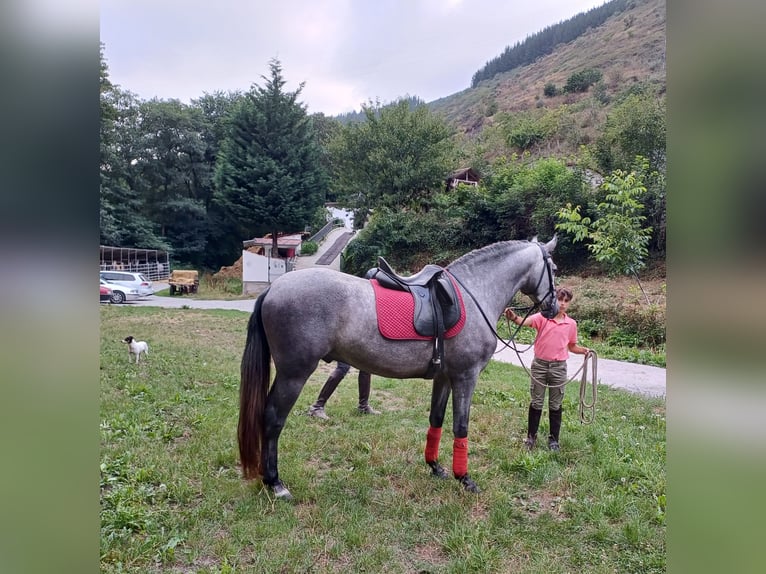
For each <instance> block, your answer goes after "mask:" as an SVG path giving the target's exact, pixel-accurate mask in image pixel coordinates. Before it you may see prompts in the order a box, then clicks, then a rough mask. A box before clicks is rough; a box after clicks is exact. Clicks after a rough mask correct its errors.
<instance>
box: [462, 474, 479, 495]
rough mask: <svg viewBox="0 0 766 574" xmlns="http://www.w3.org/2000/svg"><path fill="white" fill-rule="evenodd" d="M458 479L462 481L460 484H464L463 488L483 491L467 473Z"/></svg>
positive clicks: (474, 491) (477, 492)
mask: <svg viewBox="0 0 766 574" xmlns="http://www.w3.org/2000/svg"><path fill="white" fill-rule="evenodd" d="M457 479H458V480H459V481H460V484H462V485H463V488H465V489H466V490H467V491H468V492H473V493H476V494H479V493H480V492H481V489H480V488H479V487H478V485H477V484H476V483H475V482H474V481H473V480H472V479H471V477H470V476H468V475H467V474H464V475H463V476H460V477H457Z"/></svg>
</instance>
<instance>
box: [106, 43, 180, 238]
mask: <svg viewBox="0 0 766 574" xmlns="http://www.w3.org/2000/svg"><path fill="white" fill-rule="evenodd" d="M100 64H101V66H100V105H101V125H100V166H99V168H100V176H101V185H100V190H99V231H100V233H99V235H100V241H101V243H102V244H105V245H118V246H121V247H142V248H152V249H168V248H169V245H168V244H167V243H166V242H165V241H164V240H163V239H162V238H161V237H159V235H158V234H157V233H156V229H157V228H156V225H155V224H154V222H153V221H152V220H151V219H150V218H149V217H147V215H146V213H145V200H144V197H143V195H142V193H141V190H142V189H143V188H144V187H145V186H144V183H143V181H142V178H141V173H140V170H139V169H138V168H137V161H138V160H137V158H139V157H141V156H142V131H141V114H140V111H139V109H140V102H139V101H138V98H137V97H136V96H135V95H134V94H132V93H130V92H128V91H126V90H122V89H120V87H119V86H117V85H115V84H112V82H111V81H110V80H109V70H108V67H107V65H106V61H105V60H104V53H103V45H102V46H101V54H100Z"/></svg>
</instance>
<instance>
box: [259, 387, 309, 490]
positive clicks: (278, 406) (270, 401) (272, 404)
mask: <svg viewBox="0 0 766 574" xmlns="http://www.w3.org/2000/svg"><path fill="white" fill-rule="evenodd" d="M305 382H306V379H300V378H295V377H293V378H290V379H288V378H287V377H285V376H283V375H281V374H280V373H277V374H276V376H275V377H274V384H273V385H272V387H271V390H270V391H269V395H268V397H267V398H266V409H265V411H264V417H263V418H264V420H263V423H264V449H263V454H262V456H263V483H264V484H265V485H266V486H269V487H271V488H272V489H273V491H274V494H275V495H276V496H277V498H284V499H286V500H292V496H291V495H290V491H289V490H287V488H285V486H284V484H282V481H281V480H279V469H278V466H277V463H278V460H277V450H278V445H279V435H280V434H282V429H283V428H284V426H285V421H286V420H287V415H288V414H290V411H291V410H292V408H293V406H295V402H296V401H297V400H298V396H299V395H300V393H301V389H302V388H303V385H304V384H305Z"/></svg>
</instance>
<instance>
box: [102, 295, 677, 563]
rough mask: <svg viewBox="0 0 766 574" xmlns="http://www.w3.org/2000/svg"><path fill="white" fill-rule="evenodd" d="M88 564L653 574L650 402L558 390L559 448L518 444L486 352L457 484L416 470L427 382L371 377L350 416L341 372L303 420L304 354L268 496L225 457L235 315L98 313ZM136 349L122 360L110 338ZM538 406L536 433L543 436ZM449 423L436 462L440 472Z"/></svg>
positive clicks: (661, 421) (660, 559)
mask: <svg viewBox="0 0 766 574" xmlns="http://www.w3.org/2000/svg"><path fill="white" fill-rule="evenodd" d="M100 312H101V352H100V357H101V367H100V368H101V414H100V420H101V461H100V464H101V569H102V571H103V572H115V573H116V572H179V573H180V572H184V573H186V572H203V573H213V572H269V573H271V572H286V573H287V572H339V571H342V572H352V571H353V572H363V571H364V572H394V573H395V572H413V573H415V572H434V573H435V572H529V573H533V572H534V573H537V572H578V573H579V572H604V573H606V572H664V571H665V570H666V560H665V490H666V479H665V456H666V447H665V444H666V443H665V402H664V400H662V399H647V398H643V397H639V396H635V395H631V394H629V393H626V392H624V391H616V390H611V389H608V388H607V387H600V388H599V399H598V404H597V412H596V420H595V422H594V423H593V424H591V425H582V424H581V423H580V422H579V420H578V417H577V409H578V393H577V391H578V389H577V387H576V386H575V385H570V386H569V387H568V389H567V395H566V398H565V401H564V409H565V412H564V424H563V428H562V436H561V444H562V450H561V452H560V453H558V454H553V453H551V452H549V451H548V450H547V449H546V448H538V449H536V450H535V451H533V452H532V453H527V452H525V451H524V449H523V448H522V444H521V441H522V438H523V434H524V431H525V426H526V410H527V406H528V388H527V384H528V383H527V380H526V375H525V374H524V372H523V371H522V370H521V369H519V368H516V367H513V366H511V365H506V364H501V363H495V362H492V363H490V365H489V366H488V368H487V369H486V370H485V371H484V372H483V373H482V375H481V378H480V381H479V384H478V386H477V391H476V394H475V397H474V403H473V408H472V411H471V427H470V434H469V472H470V473H471V476H472V477H473V478H474V479H475V480H476V482H477V483H478V485H479V486H480V487H481V488H482V493H481V494H478V495H475V494H469V493H466V492H464V491H463V490H462V488H461V487H460V485H459V483H458V482H457V481H455V480H452V479H450V480H446V481H440V480H438V479H434V478H432V477H431V476H430V471H429V469H428V467H427V466H426V465H425V463H424V462H423V448H424V445H425V433H426V430H427V428H428V405H429V396H430V384H429V383H428V382H427V381H424V380H395V379H385V378H382V377H373V392H372V399H371V402H372V404H373V405H374V406H375V408H377V409H380V410H382V411H383V414H382V415H380V416H376V417H375V416H363V415H359V414H357V413H356V409H355V407H356V398H357V397H356V383H355V380H354V379H355V373H356V371H354V370H352V371H351V374H350V375H349V377H348V378H347V379H346V380H345V381H343V382H342V383H341V385H340V387H339V388H338V390H337V392H336V394H335V395H334V396H333V397H332V398H331V399H330V401H329V403H328V405H327V413H328V415H329V416H330V417H331V420H330V421H320V420H317V419H313V418H310V417H308V416H305V412H306V409H307V407H308V406H309V405H310V404H311V403H312V402H313V400H314V399H315V398H316V395H317V393H318V391H319V388H320V386H321V384H322V383H323V382H324V380H325V378H326V376H327V374H328V373H329V371H330V369H331V368H332V365H320V368H319V369H318V370H317V372H316V373H315V374H314V375H313V376H312V378H311V379H310V380H309V382H308V384H307V385H306V387H305V389H304V391H303V393H302V394H301V396H300V398H299V399H298V404H297V405H296V407H295V409H294V410H293V412H292V413H291V415H290V416H289V418H288V421H287V424H286V427H285V430H284V432H283V434H282V437H281V440H280V475H281V477H282V479H283V480H284V481H285V482H286V484H287V485H288V487H289V488H290V490H291V492H292V494H293V496H294V497H295V499H296V500H295V502H294V503H286V502H284V501H276V500H274V498H273V496H272V495H271V494H270V492H268V491H267V490H265V489H263V487H262V486H261V485H260V483H258V482H245V481H243V480H242V478H241V475H240V471H239V467H238V451H237V443H236V426H237V418H238V392H239V362H240V358H241V354H242V350H243V348H244V342H245V327H246V322H247V319H248V314H247V313H241V312H237V311H201V310H190V309H158V308H148V307H122V306H119V307H118V306H105V307H102V308H101V311H100ZM131 334H132V335H134V336H136V337H138V338H140V339H143V340H146V341H148V342H149V345H150V347H151V354H150V355H149V358H148V360H147V361H146V362H145V363H141V364H139V365H135V364H129V363H128V354H127V349H126V346H125V345H123V344H121V343H120V342H119V341H120V340H121V339H122V338H123V337H125V336H127V335H131ZM546 418H547V417H544V419H543V423H542V425H541V433H545V432H546V430H547V420H546ZM450 428H451V416H449V409H448V417H447V420H446V421H445V433H444V438H443V440H442V449H441V457H440V458H441V461H442V463H443V464H444V465H445V466H447V467H448V468H449V467H450V466H451V456H452V441H451V432H450V430H449V429H450Z"/></svg>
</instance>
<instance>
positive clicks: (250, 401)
mask: <svg viewBox="0 0 766 574" xmlns="http://www.w3.org/2000/svg"><path fill="white" fill-rule="evenodd" d="M266 293H268V289H266V291H264V292H263V293H261V295H260V296H259V297H258V299H256V301H255V308H254V309H253V314H252V315H250V321H249V322H248V324H247V342H246V344H245V351H244V353H243V355H242V365H241V378H240V387H239V424H238V426H237V439H238V440H239V458H240V461H241V462H242V474H243V476H244V477H245V478H246V479H250V478H259V477H261V476H263V458H262V454H261V453H262V447H263V442H264V424H263V416H264V414H263V413H264V409H265V407H266V396H267V394H268V390H269V382H270V381H271V350H270V349H269V341H268V339H267V338H266V332H265V331H264V330H263V319H262V317H261V307H262V306H263V300H264V299H265V298H266Z"/></svg>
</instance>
